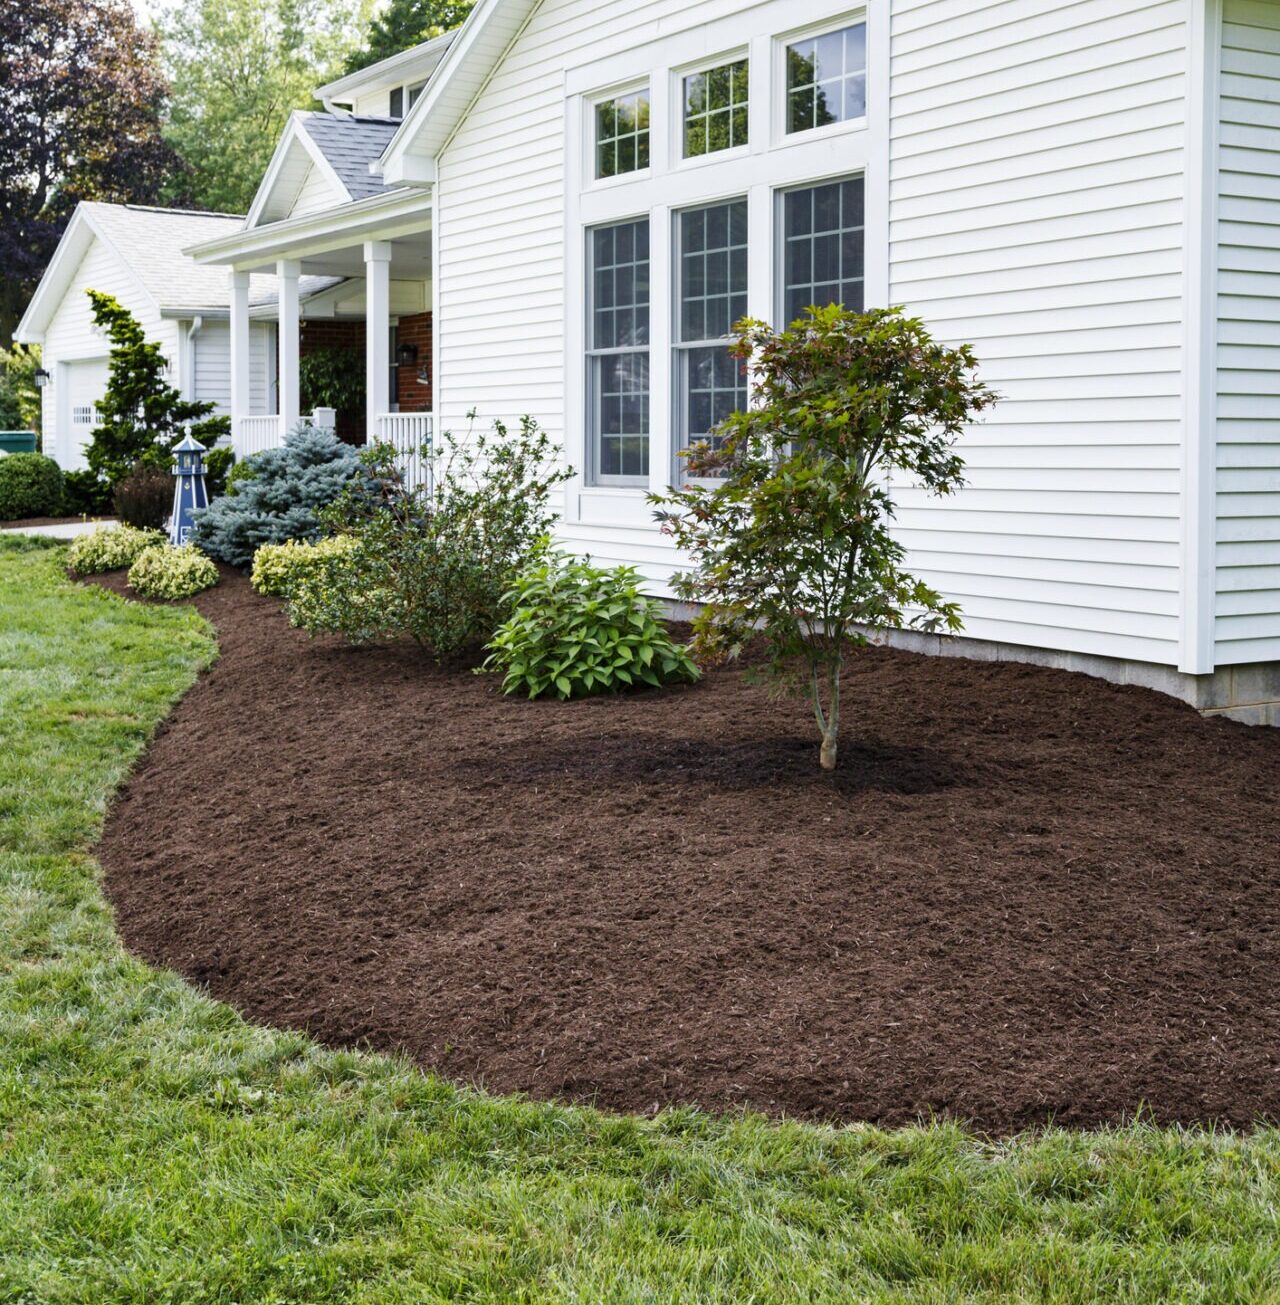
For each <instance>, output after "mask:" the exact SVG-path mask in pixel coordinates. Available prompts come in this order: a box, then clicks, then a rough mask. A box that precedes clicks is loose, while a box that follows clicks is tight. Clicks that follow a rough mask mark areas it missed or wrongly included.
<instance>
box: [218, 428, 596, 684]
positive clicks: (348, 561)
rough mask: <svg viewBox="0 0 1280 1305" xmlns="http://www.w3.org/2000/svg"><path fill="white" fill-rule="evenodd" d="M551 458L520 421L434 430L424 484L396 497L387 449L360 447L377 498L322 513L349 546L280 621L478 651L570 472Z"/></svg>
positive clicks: (346, 501)
mask: <svg viewBox="0 0 1280 1305" xmlns="http://www.w3.org/2000/svg"><path fill="white" fill-rule="evenodd" d="M555 455H556V450H555V447H554V446H553V444H552V443H551V441H550V439H548V437H547V436H546V435H545V434H544V433H543V432H542V431H540V430H539V429H538V427H537V424H536V423H535V422H534V421H533V420H532V418H529V417H526V418H524V419H523V420H522V422H521V424H520V430H519V432H518V433H517V434H514V435H512V434H510V433H509V432H508V431H507V429H506V427H505V426H503V425H502V424H501V423H500V422H495V423H494V430H493V434H492V435H484V434H479V435H475V436H468V437H467V438H466V439H463V440H456V439H454V437H453V436H452V435H450V434H449V433H448V432H445V433H444V435H442V436H441V439H440V450H439V452H438V453H437V455H436V457H435V477H434V481H433V484H432V486H431V487H425V486H424V487H423V488H421V489H418V490H415V491H413V492H412V493H403V492H397V491H396V489H395V487H396V485H397V481H398V478H397V476H396V471H395V458H394V454H393V451H392V450H391V449H390V447H389V446H386V445H380V446H375V447H374V448H373V449H370V450H368V451H367V452H366V453H365V455H364V461H365V465H366V468H367V470H368V471H369V473H370V475H371V477H372V481H373V483H374V484H375V485H378V486H380V487H381V488H382V491H383V494H384V499H383V501H382V502H381V503H380V504H377V503H375V504H371V503H370V500H369V498H368V497H367V496H361V495H357V494H355V493H351V492H349V493H347V494H346V495H344V496H343V497H342V498H341V499H340V500H339V501H338V502H337V503H335V504H334V506H333V507H332V508H330V509H329V510H328V511H327V512H324V513H322V514H321V515H322V517H323V519H324V520H325V522H326V524H328V525H329V526H330V527H331V528H332V529H333V530H335V531H337V532H338V533H342V534H350V535H353V536H354V538H355V540H356V546H355V547H354V548H353V549H350V550H349V551H347V552H344V553H340V554H337V555H335V556H332V557H326V558H323V559H320V560H318V561H317V563H316V565H315V568H314V569H313V570H310V571H309V572H308V574H307V575H306V576H305V577H304V578H303V579H302V580H301V581H300V582H299V583H298V585H297V586H296V588H295V589H294V591H293V592H292V593H291V594H290V609H289V614H290V619H291V620H292V621H293V623H294V624H295V625H298V626H301V627H302V628H303V629H305V630H308V631H309V632H310V633H312V634H319V633H321V632H328V633H334V634H341V635H344V636H345V637H346V638H348V639H350V640H352V641H353V642H355V643H367V642H371V641H373V640H379V639H400V638H403V637H404V636H406V635H407V636H409V637H410V638H412V639H414V640H416V641H417V643H418V644H419V645H421V646H422V647H423V648H424V649H426V650H427V651H428V652H430V653H431V654H432V655H433V656H435V657H437V658H439V659H442V660H443V659H448V658H453V657H457V656H458V655H460V654H462V653H464V652H466V651H468V650H469V649H472V648H476V647H478V646H479V645H481V644H482V643H483V642H484V641H485V640H486V639H488V638H490V637H491V636H492V634H493V631H494V630H495V629H496V628H497V627H498V625H499V624H500V623H501V622H502V621H503V620H504V619H505V617H506V616H507V615H508V614H509V611H510V608H509V603H508V599H507V594H508V591H509V590H510V588H511V585H512V583H513V582H514V580H515V577H516V575H517V574H518V573H519V571H520V570H521V569H522V568H523V567H524V566H525V564H526V563H527V562H528V561H529V560H530V558H531V557H532V556H533V555H534V554H535V553H536V551H537V549H538V547H539V543H540V541H541V540H542V538H543V537H544V536H545V534H546V532H547V531H548V530H549V529H550V527H551V524H552V522H553V521H554V520H555V514H554V513H553V512H552V511H551V508H550V497H551V491H552V489H553V488H554V487H555V486H556V485H557V484H559V483H560V482H561V481H563V480H565V479H566V478H567V477H568V476H569V475H571V474H572V473H571V472H569V471H567V470H565V469H563V468H557V467H556V466H555V465H554V463H555ZM242 492H243V491H242ZM232 501H234V500H232Z"/></svg>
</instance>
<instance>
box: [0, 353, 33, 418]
mask: <svg viewBox="0 0 1280 1305" xmlns="http://www.w3.org/2000/svg"><path fill="white" fill-rule="evenodd" d="M39 366H40V346H39V345H38V344H33V345H25V344H15V345H14V346H13V348H12V349H9V350H7V351H6V350H4V349H0V430H34V431H38V430H39V429H40V388H39V386H37V385H36V368H37V367H39Z"/></svg>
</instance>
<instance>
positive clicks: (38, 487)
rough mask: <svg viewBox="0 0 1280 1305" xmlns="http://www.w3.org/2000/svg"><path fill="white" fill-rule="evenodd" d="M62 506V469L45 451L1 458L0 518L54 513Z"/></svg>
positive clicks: (42, 515) (49, 515)
mask: <svg viewBox="0 0 1280 1305" xmlns="http://www.w3.org/2000/svg"><path fill="white" fill-rule="evenodd" d="M61 508H62V469H61V468H60V467H59V466H58V464H57V463H56V462H55V461H54V460H53V459H52V458H46V457H45V456H44V454H43V453H10V454H9V455H8V456H7V457H3V458H0V521H20V520H22V519H23V518H24V517H51V516H53V515H54V514H55V513H57V512H59V511H60V510H61Z"/></svg>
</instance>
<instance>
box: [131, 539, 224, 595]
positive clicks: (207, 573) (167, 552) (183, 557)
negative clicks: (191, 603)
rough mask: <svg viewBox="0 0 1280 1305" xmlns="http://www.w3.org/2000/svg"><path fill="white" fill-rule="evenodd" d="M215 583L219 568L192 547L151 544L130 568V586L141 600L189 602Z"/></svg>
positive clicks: (191, 545) (186, 545) (190, 545)
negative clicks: (142, 598) (156, 599)
mask: <svg viewBox="0 0 1280 1305" xmlns="http://www.w3.org/2000/svg"><path fill="white" fill-rule="evenodd" d="M217 583H218V568H217V567H216V566H214V564H213V563H212V562H211V561H210V560H209V559H208V558H207V557H206V556H205V555H204V554H203V553H202V552H201V551H200V550H199V549H198V548H196V546H195V545H194V544H183V546H182V547H181V548H173V547H172V546H171V545H169V544H153V545H152V546H151V547H150V548H144V549H143V550H142V552H141V553H139V554H138V556H137V558H136V559H135V561H134V563H133V565H132V566H131V567H130V568H129V585H130V587H131V588H133V589H136V590H137V591H138V592H139V593H140V594H141V595H142V596H143V597H144V598H190V597H191V595H192V594H198V593H199V592H200V591H201V590H202V589H208V588H210V587H211V586H213V585H216V584H217Z"/></svg>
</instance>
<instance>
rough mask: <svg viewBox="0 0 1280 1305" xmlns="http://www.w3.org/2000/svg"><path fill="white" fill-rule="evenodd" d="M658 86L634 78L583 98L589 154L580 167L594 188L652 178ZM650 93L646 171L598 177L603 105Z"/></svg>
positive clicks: (646, 78)
mask: <svg viewBox="0 0 1280 1305" xmlns="http://www.w3.org/2000/svg"><path fill="white" fill-rule="evenodd" d="M654 85H655V83H654V82H653V81H652V80H651V79H650V78H648V77H641V78H633V79H631V80H630V81H627V82H623V83H621V84H619V85H616V86H610V87H609V89H608V90H605V91H596V92H595V93H594V94H592V95H591V96H589V97H587V96H584V97H583V101H582V108H583V115H582V116H583V119H584V121H583V124H582V125H583V131H582V140H583V144H584V146H585V148H586V154H585V156H584V157H583V158H581V159H580V160H579V166H580V167H581V169H582V173H581V175H582V176H583V177H584V178H585V179H586V180H587V182H588V184H589V185H591V186H601V187H608V186H617V185H629V184H630V183H632V182H634V181H637V180H641V179H643V178H645V177H648V176H649V174H650V172H651V171H652V169H653V148H654V130H653V103H654V98H655V97H654V93H653V87H654ZM636 94H647V95H648V96H649V162H648V163H647V164H646V165H645V166H644V167H643V168H633V169H632V170H631V171H630V172H619V173H617V174H615V175H614V176H612V177H597V176H596V110H597V109H598V108H599V107H600V106H601V105H602V104H607V103H608V102H609V101H610V100H617V99H621V98H622V97H623V96H624V95H636Z"/></svg>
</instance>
